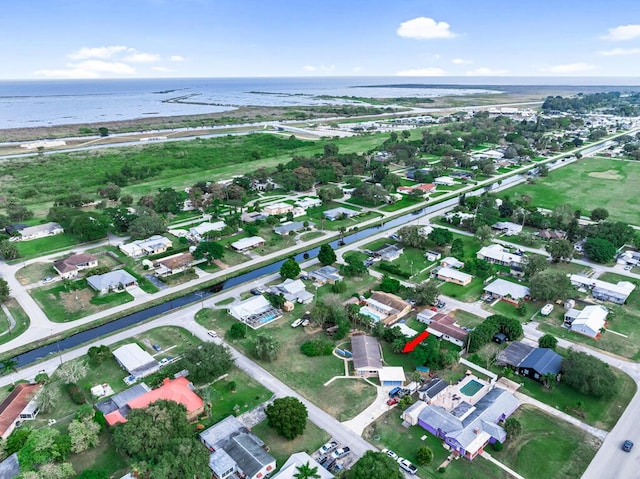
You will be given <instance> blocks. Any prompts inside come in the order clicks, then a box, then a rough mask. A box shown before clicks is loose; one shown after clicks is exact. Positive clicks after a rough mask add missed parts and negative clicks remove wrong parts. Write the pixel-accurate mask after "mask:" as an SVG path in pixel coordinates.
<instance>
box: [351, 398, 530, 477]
mask: <svg viewBox="0 0 640 479" xmlns="http://www.w3.org/2000/svg"><path fill="white" fill-rule="evenodd" d="M363 437H364V438H365V439H367V440H368V441H370V442H371V443H372V444H373V445H375V446H377V447H378V448H380V449H383V448H385V447H386V448H388V449H391V450H392V451H394V452H395V453H396V454H398V455H399V456H402V457H405V458H407V459H409V460H410V461H411V462H412V463H413V464H416V465H417V464H418V461H417V458H416V452H417V451H418V449H419V448H420V447H422V446H427V447H429V448H430V449H431V450H432V451H433V456H434V458H433V462H432V463H431V465H429V466H418V474H417V475H418V477H422V478H425V479H427V478H429V479H432V478H437V477H440V476H442V477H447V478H453V479H471V478H473V479H507V478H508V477H509V476H508V475H507V473H506V472H504V471H503V470H502V469H499V468H498V467H497V466H495V465H494V464H493V463H491V462H489V461H487V460H485V459H484V458H482V457H478V458H476V459H474V460H473V461H467V460H465V459H459V460H457V461H453V462H452V463H451V464H449V466H447V469H446V471H445V473H444V474H438V472H437V469H438V467H439V466H440V464H442V463H443V462H444V460H445V459H446V458H447V456H448V455H449V452H448V451H447V450H445V449H444V448H443V447H442V441H441V440H440V439H438V438H436V437H435V436H433V435H432V434H429V433H428V432H427V431H425V430H424V429H422V428H421V427H420V426H411V427H410V428H408V429H407V428H405V427H404V426H402V419H400V410H399V409H398V408H394V409H392V410H390V411H389V412H387V413H385V414H384V415H383V416H381V417H379V418H378V419H377V420H376V421H375V422H374V423H373V424H371V425H370V426H368V427H367V428H366V429H365V431H364V434H363ZM422 437H424V440H422V439H421V438H422ZM531 477H536V476H531ZM372 479H373V478H372Z"/></svg>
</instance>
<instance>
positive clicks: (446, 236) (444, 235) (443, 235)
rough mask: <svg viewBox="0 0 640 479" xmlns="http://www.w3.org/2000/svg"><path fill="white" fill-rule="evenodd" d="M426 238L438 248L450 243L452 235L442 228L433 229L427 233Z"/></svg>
mask: <svg viewBox="0 0 640 479" xmlns="http://www.w3.org/2000/svg"><path fill="white" fill-rule="evenodd" d="M428 238H429V239H430V240H431V241H433V242H434V243H435V244H437V245H438V246H444V245H446V244H449V243H451V241H452V240H453V233H452V232H451V231H449V230H447V229H444V228H433V230H432V231H431V233H429V236H428Z"/></svg>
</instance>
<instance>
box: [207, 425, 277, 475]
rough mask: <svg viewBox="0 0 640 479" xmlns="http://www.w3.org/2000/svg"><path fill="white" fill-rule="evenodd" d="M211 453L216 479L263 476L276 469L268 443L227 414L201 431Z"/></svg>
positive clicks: (211, 462) (210, 460) (210, 464)
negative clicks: (267, 447) (266, 444)
mask: <svg viewBox="0 0 640 479" xmlns="http://www.w3.org/2000/svg"><path fill="white" fill-rule="evenodd" d="M200 441H201V442H202V444H204V445H205V447H206V448H207V449H209V451H211V456H210V457H209V467H210V468H211V471H212V472H213V477H214V478H216V479H227V478H235V477H242V478H245V479H264V478H265V477H267V476H269V475H270V474H271V473H272V472H273V471H275V469H276V460H275V459H274V458H273V456H271V455H270V454H269V453H268V452H267V451H266V446H265V443H264V442H263V441H262V440H261V439H260V438H259V437H258V436H256V435H254V434H253V433H251V432H250V431H249V429H247V428H246V427H245V426H244V425H243V424H242V423H241V422H240V421H238V419H236V418H235V417H234V416H228V417H226V418H225V419H223V420H222V421H220V422H218V423H216V424H214V425H213V426H211V427H210V428H208V429H205V430H204V431H202V432H201V433H200Z"/></svg>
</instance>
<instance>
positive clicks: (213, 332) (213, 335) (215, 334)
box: [207, 330, 218, 338]
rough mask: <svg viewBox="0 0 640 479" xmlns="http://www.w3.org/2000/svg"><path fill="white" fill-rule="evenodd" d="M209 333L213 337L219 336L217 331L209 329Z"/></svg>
mask: <svg viewBox="0 0 640 479" xmlns="http://www.w3.org/2000/svg"><path fill="white" fill-rule="evenodd" d="M207 334H208V335H209V336H211V337H212V338H217V337H218V333H216V332H215V331H211V330H209V331H207Z"/></svg>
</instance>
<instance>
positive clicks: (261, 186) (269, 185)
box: [251, 178, 280, 191]
mask: <svg viewBox="0 0 640 479" xmlns="http://www.w3.org/2000/svg"><path fill="white" fill-rule="evenodd" d="M278 188H280V185H279V184H278V183H276V182H275V181H273V180H272V179H271V178H267V179H266V181H259V180H253V181H252V182H251V189H252V190H254V191H270V190H277V189H278Z"/></svg>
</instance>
